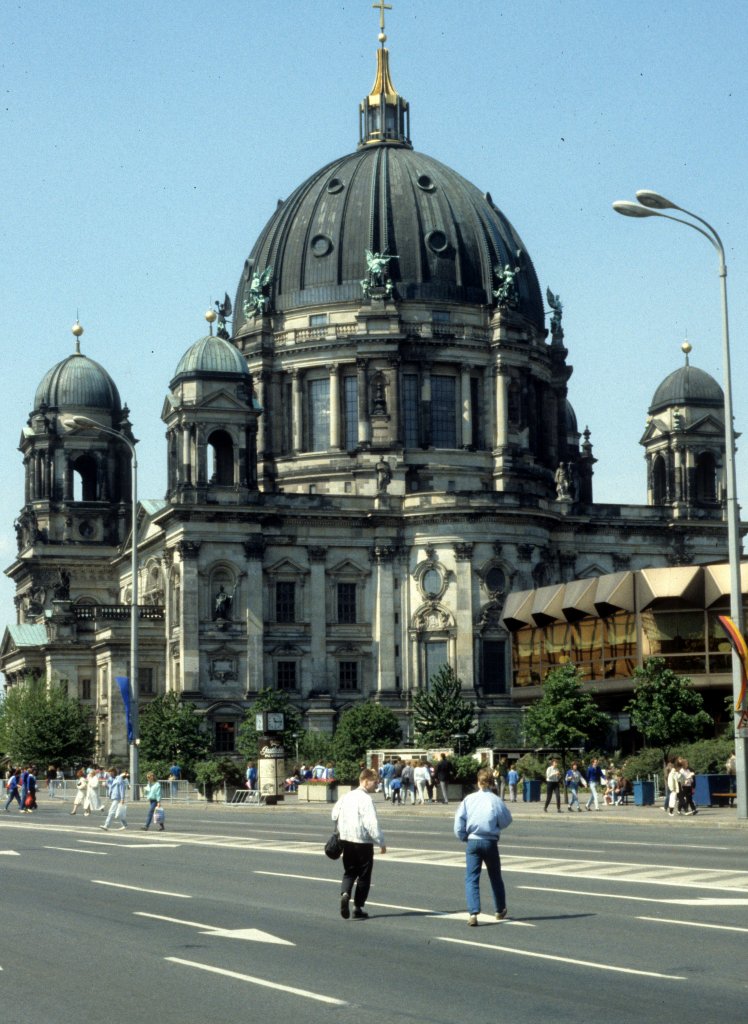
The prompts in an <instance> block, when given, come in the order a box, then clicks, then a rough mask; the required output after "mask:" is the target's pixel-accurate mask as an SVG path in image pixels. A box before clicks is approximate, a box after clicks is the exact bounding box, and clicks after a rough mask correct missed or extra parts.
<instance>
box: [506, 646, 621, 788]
mask: <svg viewBox="0 0 748 1024" xmlns="http://www.w3.org/2000/svg"><path fill="white" fill-rule="evenodd" d="M609 726H610V719H609V718H608V716H607V715H606V714H605V713H604V712H603V711H601V710H600V709H599V708H598V706H597V704H596V703H595V699H594V697H593V696H592V695H591V694H589V693H585V691H584V690H583V689H582V677H581V674H580V673H579V672H578V671H577V669H576V668H575V667H574V665H572V664H567V665H560V666H559V667H558V668H554V669H553V670H552V671H551V672H549V673H548V675H547V676H546V678H545V681H544V683H543V695H542V696H541V697H540V699H539V700H536V701H535V702H534V703H533V704H531V705H530V706H529V707H528V709H527V712H526V713H525V732H526V734H527V737H528V739H529V741H530V743H533V744H535V745H537V746H539V747H550V748H552V749H553V750H558V751H559V753H560V755H561V763H562V765H563V766H564V768H565V767H566V754H567V751H568V749H569V747H576V746H581V745H582V744H584V743H586V742H587V741H589V740H591V739H594V738H595V737H599V736H601V735H602V734H604V733H605V732H606V731H607V729H608V728H609Z"/></svg>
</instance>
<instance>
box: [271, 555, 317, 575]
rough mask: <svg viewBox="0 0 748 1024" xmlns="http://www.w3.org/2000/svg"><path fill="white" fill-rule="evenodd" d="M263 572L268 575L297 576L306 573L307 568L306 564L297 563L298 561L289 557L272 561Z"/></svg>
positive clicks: (307, 571)
mask: <svg viewBox="0 0 748 1024" xmlns="http://www.w3.org/2000/svg"><path fill="white" fill-rule="evenodd" d="M264 572H265V573H266V574H267V575H268V576H290V577H299V576H306V575H308V573H309V569H308V568H307V567H306V566H301V565H299V564H298V562H295V561H294V560H293V559H291V558H282V559H281V560H280V561H279V562H274V563H273V565H269V566H267V567H266V568H265V570H264Z"/></svg>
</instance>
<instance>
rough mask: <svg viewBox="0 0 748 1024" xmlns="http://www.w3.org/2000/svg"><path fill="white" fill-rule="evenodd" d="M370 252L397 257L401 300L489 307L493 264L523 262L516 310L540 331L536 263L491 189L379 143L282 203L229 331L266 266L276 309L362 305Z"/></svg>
mask: <svg viewBox="0 0 748 1024" xmlns="http://www.w3.org/2000/svg"><path fill="white" fill-rule="evenodd" d="M367 249H370V250H372V251H374V252H379V253H388V254H390V255H392V256H394V257H396V258H395V259H392V260H391V261H390V263H389V266H388V270H389V274H390V277H391V278H392V282H393V285H394V295H395V298H396V299H398V300H400V301H403V300H405V301H407V300H415V301H421V302H458V303H460V302H462V303H471V304H479V305H492V304H493V303H494V302H495V299H494V297H493V294H492V292H493V290H494V289H495V288H496V287H497V283H498V282H497V279H496V274H495V269H494V268H495V267H496V266H497V265H500V266H501V267H504V266H505V265H507V264H509V265H510V266H512V267H514V266H516V265H519V266H520V267H521V268H522V269H521V272H520V273H519V274H518V275H517V278H516V284H517V290H518V299H519V302H518V307H517V311H518V312H519V313H520V314H524V316H526V317H527V319H528V320H530V321H531V322H532V323H533V324H534V325H535V326H536V327H538V328H540V329H541V330H542V329H543V302H542V298H541V292H540V287H539V285H538V280H537V277H536V274H535V270H534V268H533V265H532V262H531V260H530V258H529V256H528V254H527V251H526V250H525V247H524V244H523V242H522V240H521V238H520V237H519V235H518V234H517V232H516V231H515V230H514V228H513V227H512V225H511V224H510V223H509V221H508V220H507V219H506V217H505V216H504V215H503V214H502V213H501V211H500V210H499V209H498V208H497V207H496V206H494V204H493V201H492V199H491V197H490V195H487V194H485V195H484V194H483V193H482V192H481V191H480V190H479V189H478V188H476V186H475V185H472V184H471V183H470V182H469V181H467V180H466V179H465V178H463V177H462V176H461V175H460V174H458V173H457V171H454V170H452V169H451V168H449V167H447V166H445V165H444V164H442V163H440V162H439V161H438V160H435V159H434V158H433V157H430V156H425V155H424V154H423V153H418V152H415V151H414V150H412V149H410V148H409V147H407V146H389V145H384V144H382V145H375V146H370V147H367V148H362V149H359V150H357V151H356V152H355V153H351V154H349V155H348V156H345V157H342V158H341V159H339V160H335V161H333V162H332V163H330V164H328V165H327V166H325V167H323V168H322V169H321V170H320V171H317V173H316V174H313V175H312V176H311V177H310V178H308V179H307V180H306V181H305V182H304V183H303V184H302V185H300V186H299V187H298V188H297V189H296V190H295V192H293V193H292V195H291V196H290V197H289V198H288V199H287V200H286V201H285V202H283V203H281V204H280V205H279V206H278V209H277V210H276V211H275V213H274V214H273V216H272V217H271V218H270V220H269V222H268V223H267V225H266V227H265V229H264V230H263V232H262V234H261V235H260V237H259V239H258V241H257V242H256V244H255V246H254V248H253V249H252V251H251V253H250V255H249V258H248V260H247V262H246V264H245V269H244V273H243V275H242V278H241V281H240V283H239V288H238V291H237V300H236V304H235V317H236V320H235V324H234V329H235V331H236V332H237V333H238V332H240V331H241V330H242V328H243V327H244V326H245V323H246V322H247V320H248V317H247V315H246V310H245V301H246V300H247V297H248V293H249V289H250V285H251V281H252V277H253V276H254V275H258V274H262V273H263V272H264V271H266V270H267V268H272V271H271V272H270V274H269V275H268V276H269V278H270V280H269V290H268V296H269V299H270V303H269V308H270V309H272V310H275V311H277V312H283V313H287V312H289V311H292V310H294V309H296V308H300V307H303V306H312V305H317V304H321V303H324V304H328V303H334V302H341V301H350V302H359V303H360V302H361V301H362V297H363V296H362V289H361V280H362V278H364V277H365V276H366V250H367ZM518 250H521V255H520V256H519V257H518V256H517V252H518ZM250 317H251V314H250Z"/></svg>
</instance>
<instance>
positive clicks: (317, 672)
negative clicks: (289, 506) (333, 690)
mask: <svg viewBox="0 0 748 1024" xmlns="http://www.w3.org/2000/svg"><path fill="white" fill-rule="evenodd" d="M307 557H308V559H309V572H310V585H309V623H310V629H311V662H312V689H313V690H323V691H324V690H327V689H328V688H329V687H328V684H327V600H326V596H327V595H326V594H325V589H326V576H325V562H326V560H327V549H326V548H322V547H310V548H309V549H308V551H307Z"/></svg>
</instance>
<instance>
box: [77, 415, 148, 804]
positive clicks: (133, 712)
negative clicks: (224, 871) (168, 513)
mask: <svg viewBox="0 0 748 1024" xmlns="http://www.w3.org/2000/svg"><path fill="white" fill-rule="evenodd" d="M61 419H62V422H63V425H64V426H66V427H68V428H69V429H73V430H76V429H77V430H96V431H98V432H99V433H101V434H109V436H110V437H115V438H116V439H117V440H118V441H121V442H122V444H125V445H127V447H128V448H129V449H130V471H131V475H132V484H131V508H132V515H131V518H132V525H131V533H130V541H131V548H132V550H131V559H130V569H131V573H132V589H131V599H130V673H129V691H130V733H131V736H130V739H129V748H130V784H131V787H132V789H131V793H132V799H133V800H138V799H139V791H138V745H139V743H140V737H139V736H138V730H139V721H138V627H139V620H138V544H137V525H138V457H137V455H136V452H135V445H134V443H133V442H132V441H131V440H130V438H129V437H127V436H126V435H125V434H123V433H122V432H121V431H120V430H114V429H112V427H105V426H104V425H103V424H102V423H99V422H98V421H97V420H92V419H90V418H89V417H88V416H63V417H61Z"/></svg>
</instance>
